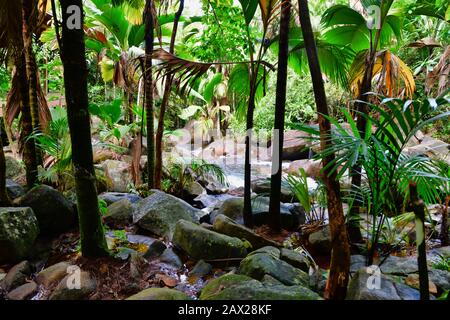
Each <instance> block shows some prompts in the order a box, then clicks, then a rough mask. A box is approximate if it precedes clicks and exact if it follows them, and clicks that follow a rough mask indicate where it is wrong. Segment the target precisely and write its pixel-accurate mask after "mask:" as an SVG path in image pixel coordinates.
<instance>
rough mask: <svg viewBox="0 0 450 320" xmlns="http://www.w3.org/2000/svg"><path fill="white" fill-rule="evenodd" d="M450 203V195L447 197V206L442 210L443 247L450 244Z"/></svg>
mask: <svg viewBox="0 0 450 320" xmlns="http://www.w3.org/2000/svg"><path fill="white" fill-rule="evenodd" d="M449 201H450V195H448V196H446V197H445V206H443V207H441V210H442V222H441V245H442V246H443V247H445V246H448V245H449V244H450V239H449V238H448V203H449Z"/></svg>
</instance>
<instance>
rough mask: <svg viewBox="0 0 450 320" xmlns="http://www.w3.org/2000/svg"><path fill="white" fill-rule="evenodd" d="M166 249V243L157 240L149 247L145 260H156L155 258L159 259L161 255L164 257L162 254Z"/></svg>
mask: <svg viewBox="0 0 450 320" xmlns="http://www.w3.org/2000/svg"><path fill="white" fill-rule="evenodd" d="M166 249H167V246H166V244H165V243H164V242H162V241H161V240H155V241H153V243H152V244H151V245H150V246H149V247H148V249H147V252H146V253H144V258H145V259H149V260H152V259H155V258H157V257H159V256H160V255H162V253H163V252H164V250H166Z"/></svg>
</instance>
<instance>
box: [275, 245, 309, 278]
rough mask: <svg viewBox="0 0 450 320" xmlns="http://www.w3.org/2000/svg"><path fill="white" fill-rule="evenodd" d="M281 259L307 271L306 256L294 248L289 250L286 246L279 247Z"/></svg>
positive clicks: (307, 261) (307, 262)
mask: <svg viewBox="0 0 450 320" xmlns="http://www.w3.org/2000/svg"><path fill="white" fill-rule="evenodd" d="M280 258H281V260H283V261H285V262H287V263H289V264H290V265H291V266H293V267H295V268H297V269H300V270H303V271H305V272H308V271H309V264H310V263H309V260H308V258H307V257H306V256H305V255H303V254H301V253H299V252H296V251H294V250H289V249H286V248H281V255H280Z"/></svg>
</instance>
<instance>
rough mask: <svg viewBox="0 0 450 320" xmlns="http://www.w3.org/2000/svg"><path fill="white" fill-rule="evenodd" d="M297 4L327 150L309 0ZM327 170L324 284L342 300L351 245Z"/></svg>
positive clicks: (329, 294)
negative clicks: (328, 256)
mask: <svg viewBox="0 0 450 320" xmlns="http://www.w3.org/2000/svg"><path fill="white" fill-rule="evenodd" d="M298 6H299V13H300V23H301V28H302V32H303V39H304V41H305V49H306V54H307V56H308V64H309V70H310V73H311V78H312V83H313V90H314V97H315V100H316V105H317V113H318V120H319V129H320V147H321V149H322V150H325V149H328V148H330V147H331V141H330V140H329V139H328V137H329V135H330V134H331V124H330V122H329V121H328V120H327V119H326V118H325V116H328V106H327V100H326V95H325V88H324V84H323V79H322V73H321V70H320V64H319V59H318V56H317V48H316V45H315V42H314V34H313V31H312V27H311V21H310V17H309V10H308V1H307V0H299V2H298ZM333 160H334V154H329V155H327V156H326V157H324V158H323V159H322V162H323V167H324V168H325V167H326V166H327V165H328V164H329V163H330V162H331V161H333ZM327 171H328V170H324V171H323V174H322V178H323V181H324V182H325V185H326V187H327V200H328V215H329V220H330V231H331V244H332V251H331V264H330V274H329V276H328V281H327V285H326V288H325V298H327V299H335V300H343V299H345V295H346V293H347V284H348V275H349V269H350V248H349V243H348V235H347V229H346V226H345V219H344V212H343V208H342V201H341V192H340V185H339V181H338V180H337V179H336V172H334V173H329V172H327Z"/></svg>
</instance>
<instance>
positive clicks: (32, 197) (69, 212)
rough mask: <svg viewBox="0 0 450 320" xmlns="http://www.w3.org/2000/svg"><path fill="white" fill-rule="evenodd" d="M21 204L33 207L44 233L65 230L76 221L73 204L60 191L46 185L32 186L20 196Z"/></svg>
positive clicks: (56, 232)
mask: <svg viewBox="0 0 450 320" xmlns="http://www.w3.org/2000/svg"><path fill="white" fill-rule="evenodd" d="M19 205H21V206H24V207H31V208H32V209H33V212H34V214H35V215H36V218H37V220H38V222H39V229H40V231H41V234H44V235H55V234H60V233H62V232H65V231H67V230H68V229H70V228H71V227H73V226H74V225H75V222H76V213H75V211H74V208H73V205H72V204H71V203H70V202H69V201H68V200H67V199H66V198H65V197H64V196H63V195H62V194H61V193H60V192H59V191H57V190H55V189H53V188H52V187H49V186H46V185H40V186H37V187H34V188H32V189H31V190H30V191H28V192H27V194H25V195H24V196H23V197H22V198H20V200H19Z"/></svg>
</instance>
